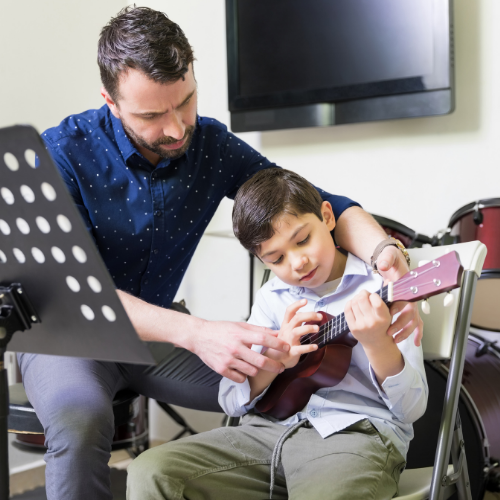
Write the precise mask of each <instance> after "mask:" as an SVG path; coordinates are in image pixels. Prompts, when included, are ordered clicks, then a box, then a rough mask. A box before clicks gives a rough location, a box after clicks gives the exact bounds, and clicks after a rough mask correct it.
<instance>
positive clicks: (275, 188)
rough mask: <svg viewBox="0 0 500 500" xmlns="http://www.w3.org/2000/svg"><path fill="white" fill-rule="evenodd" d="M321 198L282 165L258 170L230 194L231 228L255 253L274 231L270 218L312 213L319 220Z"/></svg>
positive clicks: (309, 184) (298, 176) (305, 182)
mask: <svg viewBox="0 0 500 500" xmlns="http://www.w3.org/2000/svg"><path fill="white" fill-rule="evenodd" d="M322 203H323V200H322V199H321V196H320V195H319V193H318V191H317V189H316V188H315V187H314V186H313V185H312V184H311V183H310V182H308V181H306V180H305V179H304V178H303V177H301V176H300V175H298V174H296V173H295V172H290V171H289V170H284V169H282V168H266V169H265V170H260V171H259V172H257V173H256V174H255V175H254V176H253V177H252V178H250V179H249V180H248V181H246V182H245V184H243V186H241V187H240V189H238V193H237V194H236V197H235V198H234V207H233V231H234V234H235V235H236V237H237V238H238V240H239V241H240V243H241V244H242V245H243V246H244V247H245V248H246V249H247V250H249V251H250V252H252V253H254V254H257V251H258V250H259V247H260V245H261V243H263V242H264V241H267V240H268V239H270V238H272V236H273V235H274V229H273V222H275V221H276V219H277V218H278V217H280V216H281V215H283V214H290V215H295V216H296V217H297V216H299V215H304V214H314V215H316V217H318V218H319V220H323V216H322V215H321V205H322Z"/></svg>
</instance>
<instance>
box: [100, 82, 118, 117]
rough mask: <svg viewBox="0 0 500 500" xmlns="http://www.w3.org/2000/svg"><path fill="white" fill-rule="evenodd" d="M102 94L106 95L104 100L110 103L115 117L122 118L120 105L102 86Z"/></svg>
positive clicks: (109, 105)
mask: <svg viewBox="0 0 500 500" xmlns="http://www.w3.org/2000/svg"><path fill="white" fill-rule="evenodd" d="M101 95H102V96H103V97H104V101H105V102H106V104H107V105H108V107H109V109H110V111H111V113H113V115H114V117H115V118H118V119H120V113H119V111H118V106H117V105H116V104H115V102H114V101H113V99H111V96H110V95H109V93H108V91H107V90H106V89H105V88H104V87H101Z"/></svg>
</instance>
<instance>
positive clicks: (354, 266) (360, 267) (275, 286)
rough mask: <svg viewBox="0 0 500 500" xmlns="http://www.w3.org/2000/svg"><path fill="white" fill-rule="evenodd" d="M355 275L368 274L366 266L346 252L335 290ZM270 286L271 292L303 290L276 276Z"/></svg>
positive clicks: (299, 291) (298, 291) (296, 291)
mask: <svg viewBox="0 0 500 500" xmlns="http://www.w3.org/2000/svg"><path fill="white" fill-rule="evenodd" d="M355 275H358V276H368V267H367V265H366V264H365V262H363V261H362V260H361V259H358V257H356V256H355V255H353V254H352V253H348V254H347V261H346V264H345V270H344V274H343V275H342V280H341V281H340V285H339V286H338V288H337V290H340V289H341V288H342V287H343V284H344V283H345V280H346V278H347V277H348V276H355ZM270 286H271V290H272V291H273V292H278V291H280V290H289V291H290V292H291V293H295V294H301V293H303V292H304V287H300V286H290V285H288V284H287V283H285V282H284V281H281V280H280V279H279V278H278V277H277V276H276V277H275V278H274V279H273V280H272V282H271V284H270Z"/></svg>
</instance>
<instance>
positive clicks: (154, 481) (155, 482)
mask: <svg viewBox="0 0 500 500" xmlns="http://www.w3.org/2000/svg"><path fill="white" fill-rule="evenodd" d="M161 448H163V446H162V447H158V448H153V449H151V450H147V451H145V452H144V453H141V454H140V455H139V456H138V457H137V458H136V459H135V460H133V462H132V463H131V464H130V465H129V466H128V468H127V499H128V500H139V499H140V500H149V499H155V500H156V499H160V498H174V497H175V498H177V494H178V493H179V491H181V490H182V484H183V481H182V479H181V478H179V477H178V475H179V473H180V472H181V471H180V470H176V467H175V459H174V458H173V457H172V456H170V454H168V453H164V452H163V451H162V450H161Z"/></svg>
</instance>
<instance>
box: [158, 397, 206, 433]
mask: <svg viewBox="0 0 500 500" xmlns="http://www.w3.org/2000/svg"><path fill="white" fill-rule="evenodd" d="M156 402H157V403H158V406H160V408H161V409H162V410H163V411H164V412H165V413H167V414H168V415H169V416H170V418H171V419H172V420H174V421H175V422H176V423H177V424H178V425H180V426H181V427H182V430H181V431H180V432H179V433H178V434H176V435H175V436H174V437H173V438H172V439H171V441H175V440H177V439H179V438H181V437H182V436H184V434H189V435H191V436H193V435H194V434H198V432H197V431H195V430H194V429H193V428H192V427H191V426H190V425H189V424H188V423H187V422H186V421H185V420H184V418H182V416H181V415H180V414H179V413H177V412H176V411H175V410H174V409H173V408H171V407H170V406H169V405H168V404H166V403H163V402H162V401H156Z"/></svg>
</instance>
